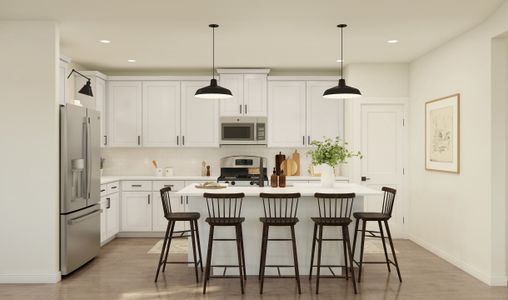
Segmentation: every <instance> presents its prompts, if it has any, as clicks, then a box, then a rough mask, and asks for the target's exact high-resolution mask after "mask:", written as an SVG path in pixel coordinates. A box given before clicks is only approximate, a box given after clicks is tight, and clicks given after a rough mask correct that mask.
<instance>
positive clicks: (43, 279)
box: [0, 272, 62, 283]
mask: <svg viewBox="0 0 508 300" xmlns="http://www.w3.org/2000/svg"><path fill="white" fill-rule="evenodd" d="M61 279H62V276H61V274H60V272H57V273H53V274H0V283H57V282H59V281H60V280H61Z"/></svg>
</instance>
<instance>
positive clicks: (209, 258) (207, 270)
mask: <svg viewBox="0 0 508 300" xmlns="http://www.w3.org/2000/svg"><path fill="white" fill-rule="evenodd" d="M213 230H214V226H213V225H210V233H209V234H208V250H207V251H206V265H205V278H204V280H203V294H206V285H207V283H208V280H209V279H210V265H211V261H212V248H213V247H212V246H213Z"/></svg>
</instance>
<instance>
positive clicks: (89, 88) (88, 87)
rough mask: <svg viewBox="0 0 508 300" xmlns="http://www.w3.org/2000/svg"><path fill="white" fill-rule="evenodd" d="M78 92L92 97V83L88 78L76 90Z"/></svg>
mask: <svg viewBox="0 0 508 300" xmlns="http://www.w3.org/2000/svg"><path fill="white" fill-rule="evenodd" d="M78 93H80V94H83V95H87V96H90V97H93V92H92V85H91V83H90V80H88V81H87V82H86V84H85V85H84V86H83V87H82V88H81V89H80V90H79V91H78Z"/></svg>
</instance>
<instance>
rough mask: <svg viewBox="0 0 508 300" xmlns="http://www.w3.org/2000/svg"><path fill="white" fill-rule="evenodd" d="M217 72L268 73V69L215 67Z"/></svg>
mask: <svg viewBox="0 0 508 300" xmlns="http://www.w3.org/2000/svg"><path fill="white" fill-rule="evenodd" d="M217 73H219V74H268V73H270V69H217Z"/></svg>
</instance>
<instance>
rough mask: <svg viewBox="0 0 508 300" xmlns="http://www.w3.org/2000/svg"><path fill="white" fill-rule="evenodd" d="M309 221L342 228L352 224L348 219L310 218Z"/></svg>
mask: <svg viewBox="0 0 508 300" xmlns="http://www.w3.org/2000/svg"><path fill="white" fill-rule="evenodd" d="M311 220H312V221H314V223H316V224H317V225H323V226H342V225H349V224H351V223H352V222H353V221H352V220H351V219H350V218H311Z"/></svg>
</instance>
